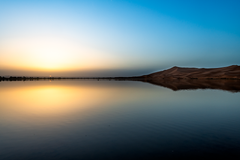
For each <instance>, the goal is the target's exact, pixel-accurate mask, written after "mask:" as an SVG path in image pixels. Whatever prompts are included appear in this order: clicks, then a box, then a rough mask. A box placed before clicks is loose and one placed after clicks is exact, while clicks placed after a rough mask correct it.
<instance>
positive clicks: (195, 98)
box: [0, 80, 240, 160]
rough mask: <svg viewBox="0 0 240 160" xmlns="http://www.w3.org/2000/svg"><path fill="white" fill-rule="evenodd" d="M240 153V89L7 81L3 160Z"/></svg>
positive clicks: (2, 104)
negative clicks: (235, 91)
mask: <svg viewBox="0 0 240 160" xmlns="http://www.w3.org/2000/svg"><path fill="white" fill-rule="evenodd" d="M209 157H212V158H220V157H221V158H223V157H225V158H226V159H229V158H230V159H234V158H235V159H239V158H240V93H232V92H227V91H222V90H210V89H207V90H183V91H172V90H170V89H167V88H163V87H160V86H154V85H152V84H148V83H143V82H127V81H123V82H117V81H83V80H82V81H81V80H80V81H77V80H69V81H67V80H66V81H52V82H49V81H33V82H31V81H28V82H21V81H19V82H18V81H17V82H0V159H1V160H18V159H24V160H28V159H34V160H38V159H40V160H43V159H44V160H48V159H49V160H55V159H57V160H61V159H83V160H85V159H86V160H88V159H114V160H115V159H159V158H163V159H172V158H173V159H178V158H185V159H186V158H189V159H204V158H209Z"/></svg>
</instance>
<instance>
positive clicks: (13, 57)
mask: <svg viewBox="0 0 240 160" xmlns="http://www.w3.org/2000/svg"><path fill="white" fill-rule="evenodd" d="M12 46H14V47H12ZM0 52H1V53H4V54H3V55H2V56H1V59H0V67H1V68H2V69H17V70H28V71H76V70H92V69H105V68H109V67H110V66H111V67H110V68H114V67H116V63H115V65H114V64H113V57H111V55H110V54H108V53H106V52H103V51H99V50H95V49H92V48H88V47H86V46H83V45H82V46H81V45H80V44H78V43H77V41H74V40H72V41H71V40H65V39H64V38H55V37H38V38H27V39H10V40H9V41H5V42H4V43H2V45H0Z"/></svg>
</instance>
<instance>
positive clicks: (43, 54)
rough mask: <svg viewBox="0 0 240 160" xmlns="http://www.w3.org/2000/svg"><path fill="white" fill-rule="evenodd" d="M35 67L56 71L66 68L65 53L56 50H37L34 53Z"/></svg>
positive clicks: (66, 57)
mask: <svg viewBox="0 0 240 160" xmlns="http://www.w3.org/2000/svg"><path fill="white" fill-rule="evenodd" d="M34 55H35V59H36V60H35V67H37V68H40V69H44V70H58V69H64V68H67V67H68V66H67V62H68V61H67V59H68V55H67V52H66V51H63V50H61V49H56V48H45V49H38V50H37V51H35V53H34Z"/></svg>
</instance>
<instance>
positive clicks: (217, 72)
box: [144, 65, 240, 80]
mask: <svg viewBox="0 0 240 160" xmlns="http://www.w3.org/2000/svg"><path fill="white" fill-rule="evenodd" d="M144 77H145V78H147V79H154V80H156V79H163V78H169V79H228V78H229V79H240V66H237V65H232V66H229V67H223V68H209V69H206V68H200V69H199V68H181V67H172V68H170V69H168V70H164V71H160V72H156V73H152V74H150V75H145V76H144Z"/></svg>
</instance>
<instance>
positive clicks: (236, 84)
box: [147, 79, 240, 92]
mask: <svg viewBox="0 0 240 160" xmlns="http://www.w3.org/2000/svg"><path fill="white" fill-rule="evenodd" d="M147 82H149V83H151V84H154V85H158V86H162V87H167V88H169V89H172V90H174V91H179V90H193V89H219V90H225V91H230V92H240V80H192V79H180V80H178V79H175V80H174V79H172V80H169V79H158V80H149V81H147Z"/></svg>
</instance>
